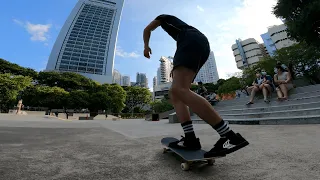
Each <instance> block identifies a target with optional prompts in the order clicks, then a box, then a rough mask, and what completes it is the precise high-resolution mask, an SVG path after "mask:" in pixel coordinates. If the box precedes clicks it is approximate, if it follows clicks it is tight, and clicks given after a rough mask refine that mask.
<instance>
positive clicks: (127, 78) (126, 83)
mask: <svg viewBox="0 0 320 180" xmlns="http://www.w3.org/2000/svg"><path fill="white" fill-rule="evenodd" d="M121 85H122V86H131V83H130V76H122V84H121Z"/></svg>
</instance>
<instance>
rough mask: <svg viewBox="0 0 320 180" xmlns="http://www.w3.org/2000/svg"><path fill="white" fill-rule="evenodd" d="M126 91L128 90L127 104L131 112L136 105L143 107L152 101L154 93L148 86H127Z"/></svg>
mask: <svg viewBox="0 0 320 180" xmlns="http://www.w3.org/2000/svg"><path fill="white" fill-rule="evenodd" d="M125 91H126V92H127V97H126V102H125V104H126V106H127V107H128V109H129V110H130V111H131V112H132V111H133V108H134V107H136V106H140V107H142V106H144V105H146V104H149V103H150V102H151V96H152V95H151V93H150V91H149V90H148V89H146V88H141V87H136V86H128V87H126V88H125Z"/></svg>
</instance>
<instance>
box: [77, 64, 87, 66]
mask: <svg viewBox="0 0 320 180" xmlns="http://www.w3.org/2000/svg"><path fill="white" fill-rule="evenodd" d="M79 66H87V63H79Z"/></svg>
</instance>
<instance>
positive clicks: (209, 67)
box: [194, 51, 219, 84]
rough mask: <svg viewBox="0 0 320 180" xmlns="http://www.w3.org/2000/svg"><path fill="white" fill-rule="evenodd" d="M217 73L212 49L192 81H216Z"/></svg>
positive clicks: (217, 78)
mask: <svg viewBox="0 0 320 180" xmlns="http://www.w3.org/2000/svg"><path fill="white" fill-rule="evenodd" d="M218 80H219V74H218V70H217V65H216V60H215V57H214V53H213V51H211V52H210V55H209V57H208V60H207V62H206V63H205V64H204V65H203V66H202V68H201V69H200V70H199V72H198V74H197V76H196V78H195V79H194V82H195V83H196V82H199V81H201V82H202V83H214V84H215V83H217V81H218Z"/></svg>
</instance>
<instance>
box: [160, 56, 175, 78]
mask: <svg viewBox="0 0 320 180" xmlns="http://www.w3.org/2000/svg"><path fill="white" fill-rule="evenodd" d="M172 68H173V62H172V59H170V57H168V58H167V57H164V56H161V58H160V69H159V71H160V72H159V74H160V77H159V78H160V80H159V82H160V83H159V84H162V83H166V82H172V78H171V77H170V73H171V71H172Z"/></svg>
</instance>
